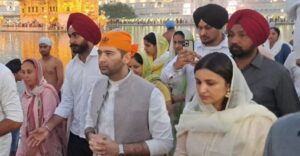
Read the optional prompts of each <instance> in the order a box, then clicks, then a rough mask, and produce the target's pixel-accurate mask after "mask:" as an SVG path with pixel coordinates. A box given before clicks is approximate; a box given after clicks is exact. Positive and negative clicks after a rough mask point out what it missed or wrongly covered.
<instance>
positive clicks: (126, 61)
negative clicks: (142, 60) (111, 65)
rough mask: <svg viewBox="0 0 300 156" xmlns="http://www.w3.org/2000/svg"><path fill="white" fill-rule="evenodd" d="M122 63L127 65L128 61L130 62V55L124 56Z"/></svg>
mask: <svg viewBox="0 0 300 156" xmlns="http://www.w3.org/2000/svg"><path fill="white" fill-rule="evenodd" d="M122 60H123V62H124V63H126V64H129V62H130V60H131V56H130V53H126V54H125V55H124V56H123V59H122Z"/></svg>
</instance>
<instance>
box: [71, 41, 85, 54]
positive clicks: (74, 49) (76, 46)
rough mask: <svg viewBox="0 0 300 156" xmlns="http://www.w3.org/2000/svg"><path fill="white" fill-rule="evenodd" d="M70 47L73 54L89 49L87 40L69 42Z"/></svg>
mask: <svg viewBox="0 0 300 156" xmlns="http://www.w3.org/2000/svg"><path fill="white" fill-rule="evenodd" d="M70 48H71V50H72V52H73V53H74V54H82V53H84V52H86V51H87V50H88V49H89V45H88V43H87V41H83V42H82V43H81V44H70Z"/></svg>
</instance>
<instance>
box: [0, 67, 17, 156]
mask: <svg viewBox="0 0 300 156" xmlns="http://www.w3.org/2000/svg"><path fill="white" fill-rule="evenodd" d="M4 119H10V120H13V121H15V122H22V121H23V112H22V109H21V104H20V98H19V96H18V92H17V86H16V82H15V78H14V76H13V74H12V73H11V71H10V70H9V69H8V68H6V67H5V66H4V65H3V64H0V121H2V120H4ZM10 145H11V134H10V133H8V134H6V135H3V136H1V137H0V156H8V155H9V151H10Z"/></svg>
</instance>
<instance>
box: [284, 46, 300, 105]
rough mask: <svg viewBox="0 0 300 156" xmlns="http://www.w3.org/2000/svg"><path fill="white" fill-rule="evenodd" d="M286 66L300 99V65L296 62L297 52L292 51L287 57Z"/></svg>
mask: <svg viewBox="0 0 300 156" xmlns="http://www.w3.org/2000/svg"><path fill="white" fill-rule="evenodd" d="M284 66H285V67H286V68H287V69H288V71H289V73H290V76H291V78H292V80H293V82H294V86H295V89H296V92H297V94H298V97H299V99H300V67H299V66H298V65H297V64H296V53H295V52H292V53H290V54H289V56H288V57H287V59H286V61H285V63H284Z"/></svg>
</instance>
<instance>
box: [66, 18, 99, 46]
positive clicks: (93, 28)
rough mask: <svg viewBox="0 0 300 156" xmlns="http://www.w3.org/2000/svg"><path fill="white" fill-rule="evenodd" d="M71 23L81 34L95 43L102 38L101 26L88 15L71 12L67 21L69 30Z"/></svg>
mask: <svg viewBox="0 0 300 156" xmlns="http://www.w3.org/2000/svg"><path fill="white" fill-rule="evenodd" d="M71 25H72V27H73V28H74V29H75V31H76V32H77V33H78V34H79V35H80V36H82V37H83V38H84V39H86V40H88V41H90V42H92V43H93V44H94V45H96V44H98V43H99V41H100V40H101V32H100V29H99V27H98V26H97V25H96V23H95V22H94V21H93V20H91V19H90V18H89V17H88V16H86V15H84V14H82V13H72V14H70V16H69V19H68V22H67V30H69V28H70V26H71Z"/></svg>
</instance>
